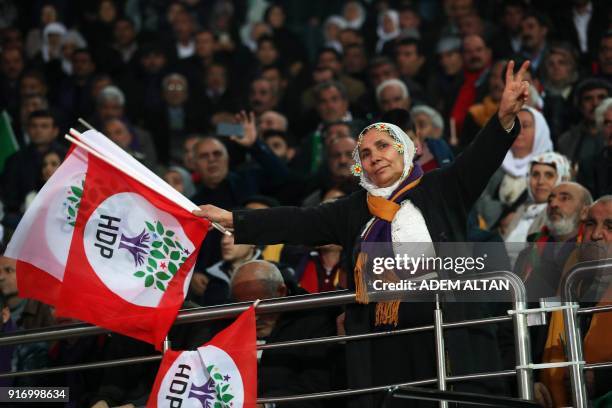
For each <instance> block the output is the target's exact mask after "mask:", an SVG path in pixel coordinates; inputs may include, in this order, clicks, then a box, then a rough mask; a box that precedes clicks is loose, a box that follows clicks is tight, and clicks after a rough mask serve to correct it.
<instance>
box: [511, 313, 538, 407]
mask: <svg viewBox="0 0 612 408" xmlns="http://www.w3.org/2000/svg"><path fill="white" fill-rule="evenodd" d="M514 308H515V310H516V311H517V313H514V314H513V315H512V323H513V325H514V347H515V355H516V366H517V368H516V379H517V383H518V391H519V396H520V397H521V398H523V399H526V400H531V399H533V397H534V395H533V372H532V369H531V368H529V365H530V364H531V339H530V337H529V327H528V326H527V315H526V314H525V313H521V311H523V310H525V309H527V306H526V305H525V303H524V302H523V303H519V302H515V304H514Z"/></svg>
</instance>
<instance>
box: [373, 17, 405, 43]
mask: <svg viewBox="0 0 612 408" xmlns="http://www.w3.org/2000/svg"><path fill="white" fill-rule="evenodd" d="M385 17H389V18H390V19H391V21H392V22H393V31H391V32H390V33H387V32H385V28H384V27H385ZM400 33H401V28H400V23H399V13H398V12H397V11H395V10H387V11H385V12H384V13H383V14H381V15H379V16H378V26H377V27H376V34H377V35H378V42H377V43H376V52H381V51H382V49H383V46H384V45H385V43H386V42H387V41H389V40H393V39H394V38H397V37H398V36H399V35H400Z"/></svg>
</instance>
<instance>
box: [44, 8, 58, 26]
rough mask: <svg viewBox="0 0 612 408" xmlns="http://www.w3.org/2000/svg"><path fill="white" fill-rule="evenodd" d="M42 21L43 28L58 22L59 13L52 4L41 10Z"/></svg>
mask: <svg viewBox="0 0 612 408" xmlns="http://www.w3.org/2000/svg"><path fill="white" fill-rule="evenodd" d="M40 21H41V22H42V26H43V27H44V26H46V25H47V24H50V23H54V22H56V21H57V11H56V10H55V7H54V6H52V5H51V4H47V5H46V6H44V7H43V8H42V9H41V10H40Z"/></svg>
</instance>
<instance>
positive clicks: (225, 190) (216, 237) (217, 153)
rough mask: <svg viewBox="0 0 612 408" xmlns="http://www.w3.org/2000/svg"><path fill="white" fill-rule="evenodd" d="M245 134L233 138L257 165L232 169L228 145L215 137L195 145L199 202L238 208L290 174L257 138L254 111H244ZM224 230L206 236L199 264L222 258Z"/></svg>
mask: <svg viewBox="0 0 612 408" xmlns="http://www.w3.org/2000/svg"><path fill="white" fill-rule="evenodd" d="M242 123H243V128H244V136H243V137H240V138H239V137H232V138H231V140H232V141H234V142H236V143H237V144H238V145H240V146H242V147H243V148H246V149H247V151H248V152H249V153H250V154H251V157H252V158H253V159H254V160H255V162H256V163H253V164H257V165H258V166H254V165H253V164H251V165H250V166H246V167H243V168H242V169H239V170H235V171H230V168H229V162H230V157H229V154H228V152H227V148H226V147H225V145H224V144H223V143H221V141H220V140H219V139H217V138H214V137H205V138H203V139H202V140H200V141H199V142H198V143H197V145H196V146H195V148H194V152H195V162H196V171H197V172H198V173H199V175H200V177H201V184H200V186H198V191H197V193H196V194H195V195H194V197H193V198H192V200H193V201H194V202H196V203H210V204H213V205H216V206H220V207H224V208H235V207H236V206H238V205H240V204H241V203H242V202H243V201H244V200H246V199H247V198H248V197H250V196H252V195H253V194H257V193H260V192H264V191H265V190H266V189H267V188H272V187H274V186H278V185H280V184H281V183H282V182H283V181H284V180H285V178H286V177H287V176H288V174H289V171H288V170H287V166H286V164H285V163H284V162H283V161H282V160H281V159H279V158H278V157H276V155H275V154H274V153H273V152H272V151H271V150H270V148H269V147H268V146H267V145H266V144H265V143H264V142H262V141H261V140H259V139H258V138H257V132H256V130H255V119H254V117H253V115H251V116H250V118H248V119H247V118H246V114H244V115H243V121H242ZM220 241H221V234H220V233H219V232H218V231H217V230H212V231H210V233H209V234H208V235H207V236H206V239H205V240H204V244H203V245H204V246H203V247H204V248H206V250H205V251H201V252H200V255H199V258H198V265H202V267H208V266H210V265H212V264H214V263H215V262H217V261H218V260H219V254H220V253H221V247H220Z"/></svg>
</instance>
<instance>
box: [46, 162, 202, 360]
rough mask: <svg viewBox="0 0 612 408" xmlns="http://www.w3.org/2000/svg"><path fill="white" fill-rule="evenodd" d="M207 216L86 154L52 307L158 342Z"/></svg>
mask: <svg viewBox="0 0 612 408" xmlns="http://www.w3.org/2000/svg"><path fill="white" fill-rule="evenodd" d="M208 227H209V223H208V222H207V221H205V220H203V219H201V218H196V217H194V216H193V215H192V214H191V213H190V212H188V211H187V210H185V209H183V208H181V207H179V206H177V205H176V204H175V203H174V202H172V201H170V200H168V199H167V198H165V197H164V196H162V195H160V194H158V193H157V192H155V191H153V190H152V189H150V188H149V187H147V186H145V185H143V184H141V183H139V182H138V181H136V180H135V179H133V178H131V177H129V176H128V175H126V174H125V173H123V172H121V171H119V170H117V169H115V168H114V167H112V166H110V165H108V164H106V163H105V162H103V161H101V160H100V159H98V158H96V157H94V156H90V157H89V163H88V169H87V177H86V181H85V185H84V189H83V193H82V198H81V201H80V208H79V211H78V215H77V219H76V223H75V229H74V235H73V239H72V243H71V245H70V251H69V256H68V260H67V262H66V269H65V271H64V276H63V283H62V287H61V294H60V297H59V299H58V300H57V303H56V306H57V313H58V315H61V316H67V317H73V318H76V319H80V320H83V321H86V322H90V323H93V324H96V325H98V326H101V327H105V328H107V329H109V330H112V331H115V332H118V333H121V334H124V335H127V336H130V337H134V338H137V339H140V340H143V341H146V342H148V343H152V344H153V345H154V346H156V347H157V348H158V349H161V344H162V341H163V339H164V337H165V336H166V334H167V332H168V330H169V328H170V326H171V325H172V323H173V321H174V319H175V318H176V315H177V313H178V310H179V308H180V306H181V305H182V303H183V300H184V298H185V294H186V292H187V287H188V284H189V280H190V279H191V274H192V272H193V265H194V263H195V260H196V254H197V252H198V250H199V247H200V245H201V243H202V240H203V239H204V237H205V235H206V232H207V231H208Z"/></svg>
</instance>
